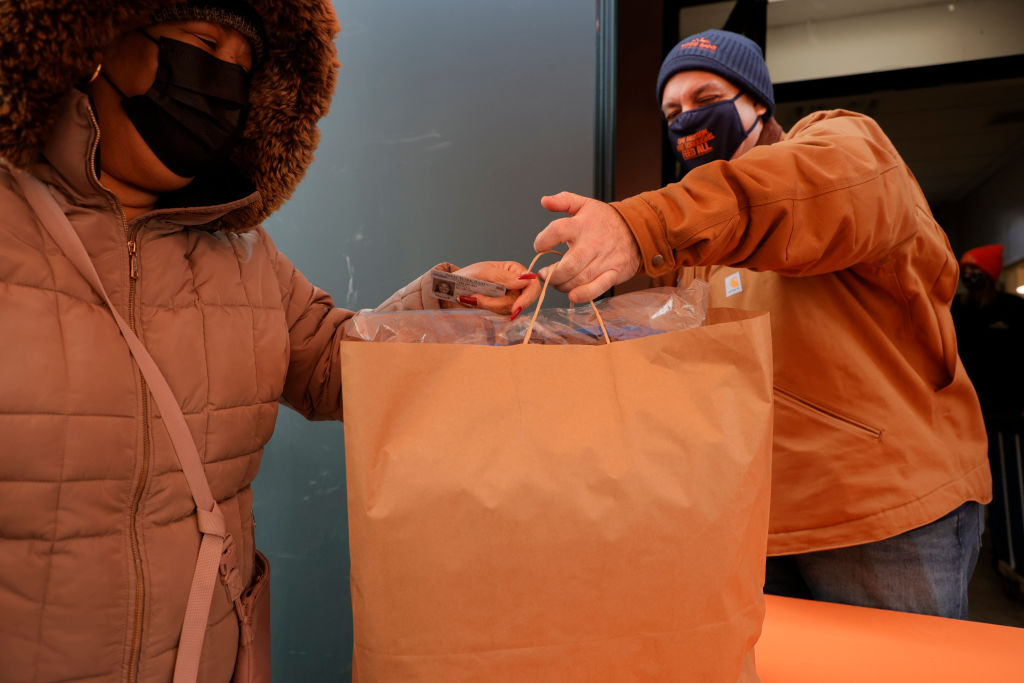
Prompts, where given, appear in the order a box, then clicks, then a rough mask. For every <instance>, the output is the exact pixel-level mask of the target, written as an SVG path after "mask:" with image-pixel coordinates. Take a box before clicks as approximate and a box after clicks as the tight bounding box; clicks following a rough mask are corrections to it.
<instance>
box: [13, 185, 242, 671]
mask: <svg viewBox="0 0 1024 683" xmlns="http://www.w3.org/2000/svg"><path fill="white" fill-rule="evenodd" d="M14 177H15V178H16V179H17V181H18V183H19V184H20V185H21V188H22V191H23V192H24V193H25V198H26V199H27V200H28V202H29V204H31V205H32V208H33V209H34V210H35V212H36V214H37V215H38V216H39V218H40V219H41V221H42V224H43V227H45V228H46V230H47V232H48V233H49V234H50V237H52V238H53V240H54V241H55V242H56V243H57V245H58V246H59V247H60V248H61V251H63V252H64V255H65V256H67V258H68V259H69V260H70V261H71V262H72V263H73V264H74V265H75V267H76V268H77V269H78V271H79V272H80V273H81V274H82V276H83V277H85V279H86V280H87V281H88V282H89V284H90V285H92V287H93V289H94V290H96V292H97V293H98V294H99V295H100V297H101V298H102V299H103V301H104V303H106V304H107V307H108V308H109V309H110V312H111V313H112V314H113V316H114V320H115V321H116V322H117V326H118V327H119V328H120V330H121V334H122V336H124V340H125V341H126V342H128V347H129V349H130V350H131V352H132V355H133V356H134V357H135V362H136V363H137V364H138V366H139V369H140V370H142V375H143V376H144V377H145V378H146V383H147V384H148V385H149V389H150V391H151V392H152V394H153V398H154V400H155V401H156V404H157V407H158V408H159V409H160V415H161V416H162V417H163V422H164V425H165V426H166V427H167V432H168V433H169V435H170V438H171V443H172V444H173V445H174V450H175V452H176V453H177V455H178V461H179V462H180V463H181V469H182V471H183V472H184V474H185V480H186V481H187V482H188V486H189V488H190V489H191V491H192V497H193V498H194V499H195V503H196V514H197V515H198V518H199V531H200V533H201V534H202V535H203V537H202V542H201V544H200V546H199V557H198V558H197V560H196V568H195V572H194V574H193V575H192V589H191V591H190V593H189V596H188V604H187V606H186V608H185V622H184V624H183V625H182V629H181V639H180V641H179V643H178V655H177V660H176V661H175V664H174V683H192V682H193V681H195V680H196V678H197V676H198V674H199V656H200V654H201V652H202V649H203V639H204V637H205V636H206V624H207V621H208V619H209V614H210V603H211V601H212V599H213V589H214V586H215V585H216V583H217V574H218V571H219V569H220V561H221V553H222V550H223V547H224V542H225V536H226V535H227V529H226V525H225V521H224V513H223V512H222V511H221V509H220V507H219V506H218V505H217V502H216V501H215V500H214V498H213V493H212V492H211V491H210V484H209V482H208V481H207V479H206V471H205V470H204V469H203V463H202V461H201V460H200V459H199V452H198V451H197V450H196V444H195V441H193V439H192V433H191V432H190V431H189V428H188V424H186V422H185V416H184V415H183V414H182V412H181V406H179V405H178V401H177V399H175V398H174V394H173V393H172V392H171V387H170V385H168V383H167V380H166V379H165V378H164V376H163V373H161V372H160V368H159V367H157V364H156V362H155V361H154V360H153V357H152V356H150V355H149V351H147V350H146V347H145V346H144V345H143V344H142V342H141V341H140V340H139V338H138V337H137V336H136V335H135V333H134V332H133V331H132V329H131V327H129V326H128V323H127V322H125V320H124V318H123V317H122V316H121V315H120V314H119V313H118V312H117V309H115V308H114V305H113V304H112V303H111V302H110V298H109V297H108V296H107V293H106V291H105V290H104V289H103V283H102V282H101V281H100V277H99V274H98V273H97V272H96V268H95V266H94V265H93V263H92V260H91V259H90V258H89V254H88V253H87V252H86V250H85V246H84V245H83V244H82V241H81V239H80V238H79V237H78V233H76V232H75V229H74V228H73V227H71V223H70V222H69V221H68V218H67V216H65V215H64V212H63V211H62V210H61V208H60V206H59V205H58V204H57V201H56V200H55V199H54V198H53V196H52V195H51V194H50V191H49V190H48V189H47V187H46V186H45V185H44V184H43V183H42V182H41V181H39V180H38V179H36V178H35V177H33V176H31V175H30V174H28V173H25V172H23V171H15V172H14Z"/></svg>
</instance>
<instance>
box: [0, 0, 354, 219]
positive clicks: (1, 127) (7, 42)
mask: <svg viewBox="0 0 1024 683" xmlns="http://www.w3.org/2000/svg"><path fill="white" fill-rule="evenodd" d="M177 1H178V0H123V1H121V2H115V1H114V0H94V1H92V2H88V3H85V2H73V1H70V0H0V157H2V158H4V159H6V160H8V161H9V162H10V163H12V164H14V165H15V166H26V165H28V164H30V163H33V162H34V161H36V160H37V159H38V155H39V150H40V148H41V147H42V143H43V141H44V140H45V139H46V135H47V134H48V132H49V130H50V128H51V127H52V126H53V123H54V120H55V118H56V114H57V108H58V107H59V105H60V103H61V101H62V99H63V96H64V95H65V93H67V91H68V90H69V89H71V88H72V87H74V86H75V85H76V84H78V83H81V82H82V81H83V80H84V79H86V78H88V77H89V76H90V75H91V74H92V73H93V71H95V69H96V65H97V64H99V61H100V55H101V54H102V51H103V48H104V47H105V46H106V45H108V44H109V43H110V42H111V41H112V40H113V39H114V38H115V37H117V36H118V35H119V34H121V33H123V32H124V31H128V30H131V29H134V28H137V27H139V26H144V25H146V24H147V23H149V22H148V17H149V16H151V15H152V13H153V11H154V10H156V9H157V8H159V7H163V6H167V5H171V4H174V3H175V2H177ZM250 4H251V5H252V7H253V8H254V9H255V10H256V11H257V12H258V13H259V14H260V16H261V17H262V18H263V22H264V25H265V27H266V32H267V38H268V39H267V45H266V58H265V60H264V62H263V64H262V65H261V67H260V68H259V69H258V70H257V72H256V73H255V74H254V77H253V84H252V102H251V104H252V107H251V110H250V113H249V118H248V122H247V124H246V129H245V132H244V133H243V142H242V143H241V144H240V145H239V147H238V149H236V151H235V153H234V154H233V156H232V159H233V161H234V162H235V163H236V164H237V165H238V167H239V168H240V170H241V171H242V173H243V175H245V176H246V177H247V178H248V179H249V180H250V181H251V182H252V184H253V185H254V186H255V187H256V189H257V190H259V192H260V195H261V197H262V198H263V202H262V204H257V205H254V206H250V207H247V208H245V209H241V210H239V211H235V212H232V213H230V214H228V215H227V216H225V217H224V218H222V219H220V220H219V221H217V223H216V224H212V225H210V226H208V227H210V228H214V229H221V230H230V231H243V230H248V229H251V228H253V227H255V226H256V225H258V224H259V223H261V222H262V221H263V220H264V219H265V218H266V217H267V216H269V215H270V214H271V213H272V212H273V211H274V210H276V209H277V208H279V207H280V206H281V205H282V204H283V203H284V202H285V201H286V200H287V199H288V198H289V197H290V196H291V195H292V193H293V192H294V191H295V188H296V186H298V184H299V181H300V180H301V179H302V177H303V176H304V175H305V173H306V169H307V168H309V165H310V164H311V163H312V161H313V151H314V150H315V149H316V145H317V143H318V142H319V139H320V134H319V130H318V129H317V121H319V120H320V118H321V117H323V116H325V115H326V114H327V111H328V109H329V107H330V102H331V96H332V94H333V92H334V86H335V83H336V81H337V71H338V67H339V64H338V60H337V53H336V50H335V47H334V36H335V35H336V34H337V32H338V29H339V27H338V22H337V18H336V17H335V15H334V9H333V7H332V5H331V3H330V1H329V0H251V1H250Z"/></svg>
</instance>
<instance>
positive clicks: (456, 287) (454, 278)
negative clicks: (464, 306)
mask: <svg viewBox="0 0 1024 683" xmlns="http://www.w3.org/2000/svg"><path fill="white" fill-rule="evenodd" d="M430 277H431V278H433V281H432V282H431V284H430V293H431V294H433V295H434V297H435V298H437V299H443V300H445V301H458V300H459V297H460V296H473V295H474V294H480V295H482V296H505V288H504V287H502V286H501V285H499V284H495V283H493V282H486V281H484V280H474V279H473V278H471V277H465V276H463V275H455V274H453V273H444V272H441V271H439V270H435V271H433V272H432V273H431V274H430Z"/></svg>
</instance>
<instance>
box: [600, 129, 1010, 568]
mask: <svg viewBox="0 0 1024 683" xmlns="http://www.w3.org/2000/svg"><path fill="white" fill-rule="evenodd" d="M762 142H764V138H762ZM614 206H615V207H616V208H617V209H618V211H619V212H620V213H621V215H622V216H623V217H624V218H625V219H626V222H627V223H628V225H629V227H630V229H631V230H632V231H633V234H634V235H635V237H636V239H637V241H638V243H639V244H640V249H641V252H642V255H643V263H644V267H645V269H646V272H647V273H648V274H649V275H651V276H655V277H659V276H660V277H669V278H673V275H672V273H673V271H675V270H676V269H684V272H683V273H682V274H683V277H684V278H687V277H693V276H694V275H696V276H699V277H702V278H704V279H707V280H709V281H710V283H711V299H710V303H711V305H712V306H726V307H735V308H743V309H749V310H767V311H770V312H771V320H772V337H773V345H774V359H775V360H774V362H775V438H774V448H773V453H772V456H773V468H772V471H773V473H772V498H771V500H772V502H771V520H770V529H769V538H768V552H769V554H772V555H782V554H790V553H801V552H807V551H813V550H824V549H828V548H836V547H841V546H849V545H856V544H860V543H865V542H869V541H876V540H880V539H883V538H888V537H890V536H894V535H896V534H899V533H902V532H904V531H907V530H910V529H913V528H916V527H918V526H921V525H923V524H927V523H928V522H931V521H934V520H935V519H938V518H939V517H941V516H942V515H944V514H945V513H947V512H949V511H951V510H953V509H954V508H956V507H957V506H959V505H960V504H961V503H963V502H965V501H969V500H975V501H979V502H983V503H984V502H988V500H989V499H990V497H991V481H990V474H989V468H988V461H987V456H986V447H985V444H986V441H985V429H984V426H983V423H982V419H981V412H980V409H979V407H978V400H977V397H976V395H975V392H974V388H973V387H972V386H971V383H970V381H969V380H968V378H967V375H966V374H965V373H964V368H963V365H962V364H961V362H960V358H959V356H958V355H957V349H956V335H955V333H954V329H953V321H952V319H951V317H950V312H949V307H950V301H951V300H952V297H953V294H954V292H955V289H956V283H957V278H958V272H959V271H958V267H957V262H956V259H955V258H954V256H953V253H952V250H951V249H950V246H949V242H948V240H947V238H946V235H945V233H944V232H943V231H942V229H941V228H940V227H939V225H938V224H937V223H936V222H935V219H934V218H933V217H932V214H931V211H930V210H929V208H928V204H927V202H926V201H925V198H924V196H923V194H922V193H921V190H920V188H919V187H918V185H917V182H916V181H915V180H914V177H913V175H912V174H911V172H910V170H909V169H908V168H907V165H906V164H905V163H904V162H903V160H902V159H901V158H900V157H899V155H898V154H897V152H896V150H895V149H894V148H893V145H892V143H891V142H890V141H889V140H888V138H887V137H886V136H885V135H884V134H883V132H882V131H881V129H880V128H879V127H878V125H877V124H876V123H875V122H874V121H873V120H872V119H870V118H868V117H866V116H862V115H859V114H854V113H851V112H848V111H830V112H819V113H816V114H812V115H811V116H808V117H806V118H804V119H802V120H801V121H799V122H798V123H797V124H796V125H795V126H794V127H793V128H792V130H790V131H789V133H788V134H786V135H784V136H782V138H781V140H779V141H777V142H775V143H774V144H770V145H764V144H762V145H759V146H757V147H755V148H754V149H752V150H751V151H749V152H747V153H746V154H744V155H743V156H741V157H739V158H737V159H735V160H733V161H730V162H713V163H710V164H706V165H704V166H701V167H699V168H697V169H695V170H693V171H691V172H690V173H688V174H687V175H686V176H685V177H684V178H683V180H682V181H680V182H678V183H675V184H672V185H669V186H668V187H665V188H663V189H661V190H657V191H654V192H645V193H643V194H640V195H638V196H636V197H631V198H629V199H626V200H625V201H622V202H617V203H615V204H614ZM694 267H696V268H694ZM683 448H684V453H685V444H684V445H683Z"/></svg>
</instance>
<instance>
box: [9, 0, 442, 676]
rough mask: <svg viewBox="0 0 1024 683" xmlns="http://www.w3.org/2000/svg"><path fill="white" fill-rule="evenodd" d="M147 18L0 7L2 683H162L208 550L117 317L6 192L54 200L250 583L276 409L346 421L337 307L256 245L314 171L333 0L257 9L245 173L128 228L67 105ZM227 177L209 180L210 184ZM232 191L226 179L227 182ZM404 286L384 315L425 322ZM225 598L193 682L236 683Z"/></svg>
mask: <svg viewBox="0 0 1024 683" xmlns="http://www.w3.org/2000/svg"><path fill="white" fill-rule="evenodd" d="M159 4H160V3H158V2H153V1H148V2H131V3H129V2H121V3H113V2H100V3H67V6H66V7H65V8H64V9H63V11H58V10H56V9H53V7H54V3H37V2H21V1H19V2H9V1H4V2H3V3H2V4H0V10H2V11H0V16H2V17H3V20H2V22H0V46H9V45H18V46H19V49H18V50H0V158H2V159H3V163H2V164H0V681H2V682H5V683H6V682H8V681H11V682H14V681H17V682H19V683H27V682H39V683H43V682H51V683H56V682H58V681H72V680H74V681H92V682H96V683H114V682H122V681H126V682H129V683H135V682H136V681H145V682H150V681H153V682H157V681H159V682H165V681H169V680H170V679H171V672H172V669H173V664H174V658H175V653H176V648H177V644H178V637H179V633H180V629H181V625H182V619H183V613H184V610H185V603H186V598H187V596H188V593H189V586H190V583H191V580H192V574H193V569H194V567H195V561H196V555H197V550H198V546H199V540H200V536H199V533H198V528H197V521H196V515H195V508H194V503H193V500H192V496H191V494H190V492H189V489H188V487H187V485H186V483H185V479H184V478H183V476H182V473H181V468H180V466H179V464H178V460H177V458H176V456H175V454H174V451H173V449H172V447H171V444H170V442H169V440H168V436H167V432H166V430H165V429H164V426H163V424H162V422H161V416H160V415H159V414H158V411H157V409H156V407H155V405H154V403H153V401H152V399H151V397H150V395H149V393H148V391H147V388H146V386H145V383H144V382H143V380H142V377H141V375H140V373H139V370H138V368H137V367H136V365H135V363H134V362H133V360H132V358H131V356H130V354H129V352H128V347H127V345H126V344H125V342H124V340H123V339H122V338H121V337H120V335H119V333H118V330H117V327H116V326H115V323H114V320H113V318H112V316H111V314H110V312H109V311H108V310H107V308H106V306H105V305H104V304H103V303H102V302H101V300H100V299H99V297H98V295H97V294H96V293H95V292H93V291H92V290H91V289H90V287H89V285H88V284H87V283H86V281H85V280H84V279H83V278H82V277H81V276H80V275H79V273H78V272H77V271H76V269H75V268H74V266H72V265H71V263H70V262H69V261H68V260H67V259H66V258H65V257H64V255H63V254H62V253H61V251H60V250H59V249H58V247H57V246H56V245H55V244H54V243H53V242H52V241H51V240H50V238H49V236H48V235H47V233H46V231H45V230H44V229H43V228H42V226H41V225H40V223H39V221H38V219H37V217H36V216H35V215H34V213H33V212H32V210H31V209H30V208H29V206H28V204H27V203H26V202H25V200H24V198H23V197H22V195H21V192H20V188H19V187H18V185H17V184H16V183H15V182H14V179H13V177H12V175H11V167H12V166H13V167H20V168H22V169H26V170H28V171H29V172H31V173H32V174H34V175H36V176H37V177H38V178H40V179H41V180H42V181H43V182H44V183H46V184H47V185H48V186H49V189H50V191H51V193H52V194H53V196H54V197H55V198H56V199H57V201H58V203H59V204H60V205H61V206H62V207H63V209H64V211H65V213H66V214H67V216H68V218H69V219H70V221H71V223H72V226H73V227H74V229H75V230H76V231H77V232H78V234H79V236H80V237H81V239H82V241H83V242H84V244H85V246H86V249H87V251H88V253H89V255H90V256H91V257H92V260H93V262H94V264H95V265H96V268H97V270H98V271H99V275H100V278H101V280H102V281H103V284H104V286H105V287H106V290H107V293H108V294H109V296H110V298H111V300H112V301H113V303H114V305H115V306H116V307H117V308H118V310H119V312H120V313H121V314H122V315H123V316H124V317H125V319H127V320H129V321H130V323H131V325H132V326H133V327H134V329H135V331H136V333H137V334H138V336H139V337H140V338H141V339H142V341H143V343H145V345H146V346H147V348H148V349H149V351H150V353H151V354H152V356H153V358H154V359H155V360H156V362H157V364H158V365H159V366H160V368H161V369H162V371H163V372H164V374H165V376H166V378H167V380H168V382H169V383H170V386H171V389H172V390H173V392H174V394H175V396H176V397H177V399H178V401H179V402H180V404H181V407H182V409H183V411H184V414H185V417H186V420H187V423H188V425H189V427H190V428H191V430H192V434H193V436H194V438H195V441H196V444H197V446H198V450H199V454H200V456H201V457H202V459H203V461H204V463H205V465H206V473H207V477H208V478H209V481H210V485H211V488H212V491H213V494H214V496H215V497H216V498H217V500H218V502H219V504H220V507H221V509H222V510H223V511H224V514H225V516H226V518H227V524H228V531H229V533H230V534H231V535H232V536H233V538H234V539H235V541H236V543H237V544H238V547H239V550H240V552H239V556H240V561H241V568H240V569H241V571H242V573H243V575H244V576H246V577H248V576H251V572H252V552H253V521H252V491H251V489H250V484H251V482H252V481H253V479H254V478H255V476H256V473H257V470H258V469H259V464H260V456H261V453H262V451H263V447H264V445H265V444H266V443H267V441H268V440H269V439H270V437H271V434H272V432H273V430H274V423H275V418H276V415H277V411H278V404H279V401H285V402H287V403H288V404H289V405H291V406H292V407H294V408H295V409H296V410H297V411H299V412H300V413H302V414H303V415H305V416H307V417H309V418H311V419H325V418H335V419H340V418H341V391H340V379H341V378H340V368H339V367H338V353H337V348H338V344H339V342H340V336H341V335H340V334H339V329H340V326H341V325H342V322H343V321H344V320H345V319H346V318H348V317H350V316H351V315H352V313H351V312H349V311H345V310H341V309H338V308H335V307H334V305H333V303H332V301H331V299H330V297H329V296H328V295H327V294H325V293H324V292H322V291H320V290H319V289H317V288H315V287H314V286H312V285H311V284H310V283H309V282H308V281H307V280H306V279H305V278H304V277H303V276H302V274H301V273H300V272H298V271H297V270H296V269H295V268H294V266H293V265H292V264H291V263H290V262H289V261H288V259H287V258H285V257H284V256H283V255H282V254H280V253H279V252H278V251H277V250H276V249H275V247H274V245H273V243H272V242H271V240H270V238H269V237H268V236H267V234H266V233H265V232H264V231H263V230H262V228H260V227H258V226H259V223H260V221H262V219H263V218H265V217H266V216H267V215H268V214H269V213H270V212H271V211H273V210H274V209H275V208H277V207H278V206H280V205H281V204H282V203H283V202H284V200H285V199H286V198H287V197H288V196H289V195H290V194H291V192H292V191H293V190H294V188H295V186H296V185H297V184H298V182H299V180H300V178H301V177H302V174H303V173H304V172H305V169H306V167H307V166H308V165H309V163H310V161H311V160H312V153H313V148H314V147H315V145H316V141H317V134H316V128H315V124H316V121H317V120H318V119H319V118H320V117H321V116H323V115H324V114H325V113H326V111H327V105H328V104H329V102H330V97H331V92H332V90H333V87H334V81H335V70H336V62H335V50H334V44H333V38H334V34H335V31H336V22H335V19H334V14H333V11H332V10H331V5H330V3H329V2H322V3H320V2H305V3H300V2H286V1H270V0H266V1H263V2H259V1H257V2H253V3H252V4H253V5H255V7H256V9H257V10H258V11H260V12H261V14H263V16H264V17H265V20H266V23H267V35H268V40H269V46H268V55H269V61H268V62H267V64H266V66H265V68H264V69H263V70H262V71H261V72H260V73H258V74H257V75H256V80H255V81H254V86H253V87H254V91H253V105H254V106H253V110H252V113H251V115H250V117H249V120H248V127H247V129H246V132H245V140H244V142H243V143H242V145H241V147H240V148H239V149H238V151H237V154H236V155H235V157H234V166H235V168H237V170H238V172H239V173H238V174H237V175H238V177H237V178H234V179H233V180H232V181H231V182H227V183H222V184H219V185H216V184H213V183H212V181H209V180H208V179H202V178H201V179H199V180H197V181H196V183H194V185H198V186H199V187H197V188H190V189H198V190H201V191H203V198H202V199H199V198H198V196H197V195H196V194H190V193H189V192H185V193H182V194H179V195H177V196H175V197H171V198H166V201H165V202H164V206H163V207H162V208H159V209H158V210H155V211H152V212H150V213H147V214H145V215H142V216H139V217H138V218H135V219H134V220H131V221H127V222H126V221H124V220H123V218H122V217H121V214H120V211H119V209H118V207H117V205H116V200H115V198H114V197H113V195H112V194H110V193H109V192H108V191H107V190H105V189H104V188H103V187H102V186H101V184H100V183H99V181H98V179H97V175H96V167H95V154H96V150H97V135H98V134H99V129H98V126H97V122H96V120H95V117H94V115H93V112H92V109H91V107H90V104H89V100H88V98H87V97H86V95H85V94H84V93H83V92H81V91H79V90H77V89H75V88H73V87H72V86H73V84H75V83H78V82H79V81H80V79H81V78H83V77H87V76H88V75H89V74H90V73H92V71H93V70H94V69H95V64H96V63H95V61H94V59H95V55H96V52H97V51H98V50H99V49H100V48H102V46H103V45H105V44H106V43H107V42H108V41H109V40H111V39H112V38H113V37H114V36H115V35H116V34H117V33H119V32H120V31H121V30H124V29H126V28H129V27H132V26H136V25H139V24H141V23H144V21H145V17H147V16H149V15H150V14H151V13H152V11H153V9H154V8H155V7H156V6H157V5H159ZM224 172H225V171H224V170H223V169H218V171H217V175H218V176H220V175H221V174H222V173H224ZM220 179H221V180H223V176H221V178H220ZM426 292H427V286H426V283H425V282H424V283H414V284H413V285H411V286H410V287H408V288H406V289H405V290H403V291H402V292H400V293H398V294H397V295H396V297H393V298H392V300H390V301H389V302H388V303H387V304H386V307H388V308H397V307H423V306H435V307H436V303H431V302H436V300H433V299H431V298H429V297H428V296H427V294H426ZM237 639H238V627H237V620H236V617H235V613H234V610H233V609H232V606H231V605H230V604H229V602H228V600H227V597H226V591H225V590H224V588H223V586H222V585H220V584H218V587H217V588H216V589H215V591H214V598H213V604H212V607H211V610H210V617H209V628H208V632H207V636H206V641H205V644H204V647H203V657H202V663H201V666H200V677H199V680H200V681H204V682H208V683H214V682H215V683H224V682H226V681H228V680H229V679H230V677H231V672H232V668H233V665H234V660H235V651H236V647H237Z"/></svg>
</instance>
